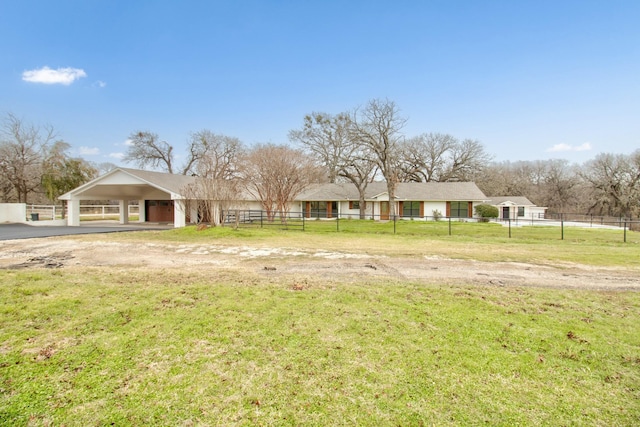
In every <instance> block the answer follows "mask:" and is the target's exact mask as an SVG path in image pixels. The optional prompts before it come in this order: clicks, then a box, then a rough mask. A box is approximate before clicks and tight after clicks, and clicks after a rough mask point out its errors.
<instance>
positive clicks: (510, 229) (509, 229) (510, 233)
mask: <svg viewBox="0 0 640 427" xmlns="http://www.w3.org/2000/svg"><path fill="white" fill-rule="evenodd" d="M509 238H511V218H509Z"/></svg>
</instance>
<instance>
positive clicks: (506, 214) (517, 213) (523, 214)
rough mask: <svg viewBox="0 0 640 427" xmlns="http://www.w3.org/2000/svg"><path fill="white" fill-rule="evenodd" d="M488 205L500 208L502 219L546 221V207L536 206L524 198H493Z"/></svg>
mask: <svg viewBox="0 0 640 427" xmlns="http://www.w3.org/2000/svg"><path fill="white" fill-rule="evenodd" d="M488 199H489V200H488V201H487V204H488V205H492V206H495V207H497V208H498V218H500V219H544V216H545V213H546V212H547V208H546V207H542V206H536V205H535V204H533V203H531V201H530V200H529V199H527V198H526V197H524V196H492V197H489V198H488Z"/></svg>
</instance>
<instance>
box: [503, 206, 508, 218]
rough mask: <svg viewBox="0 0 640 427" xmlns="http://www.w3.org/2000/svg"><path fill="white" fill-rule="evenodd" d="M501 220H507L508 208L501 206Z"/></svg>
mask: <svg viewBox="0 0 640 427" xmlns="http://www.w3.org/2000/svg"><path fill="white" fill-rule="evenodd" d="M502 219H509V206H503V208H502Z"/></svg>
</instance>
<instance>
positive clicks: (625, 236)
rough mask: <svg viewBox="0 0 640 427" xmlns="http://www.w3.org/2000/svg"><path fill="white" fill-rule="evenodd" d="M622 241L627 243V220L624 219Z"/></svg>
mask: <svg viewBox="0 0 640 427" xmlns="http://www.w3.org/2000/svg"><path fill="white" fill-rule="evenodd" d="M624 242H625V243H627V221H626V220H625V221H624Z"/></svg>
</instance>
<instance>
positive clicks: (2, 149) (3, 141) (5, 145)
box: [0, 113, 56, 203]
mask: <svg viewBox="0 0 640 427" xmlns="http://www.w3.org/2000/svg"><path fill="white" fill-rule="evenodd" d="M55 137H56V135H55V132H54V130H53V127H51V126H48V125H47V126H44V127H39V126H35V125H32V124H28V123H25V122H24V121H23V120H22V119H19V118H18V117H16V116H15V115H13V114H11V113H9V114H7V116H6V118H5V120H4V122H3V124H2V127H1V128H0V176H1V177H2V181H4V182H6V183H8V184H10V186H11V189H12V191H11V193H12V194H11V195H10V196H9V197H7V196H6V191H7V190H8V188H9V185H6V186H3V187H4V190H3V192H5V197H6V201H17V202H19V203H27V201H28V199H29V197H31V196H33V195H34V194H35V193H37V192H38V191H40V190H41V177H42V163H43V160H44V156H45V153H46V151H47V148H48V145H49V144H50V143H51V142H52V141H53V140H54V139H55Z"/></svg>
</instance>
